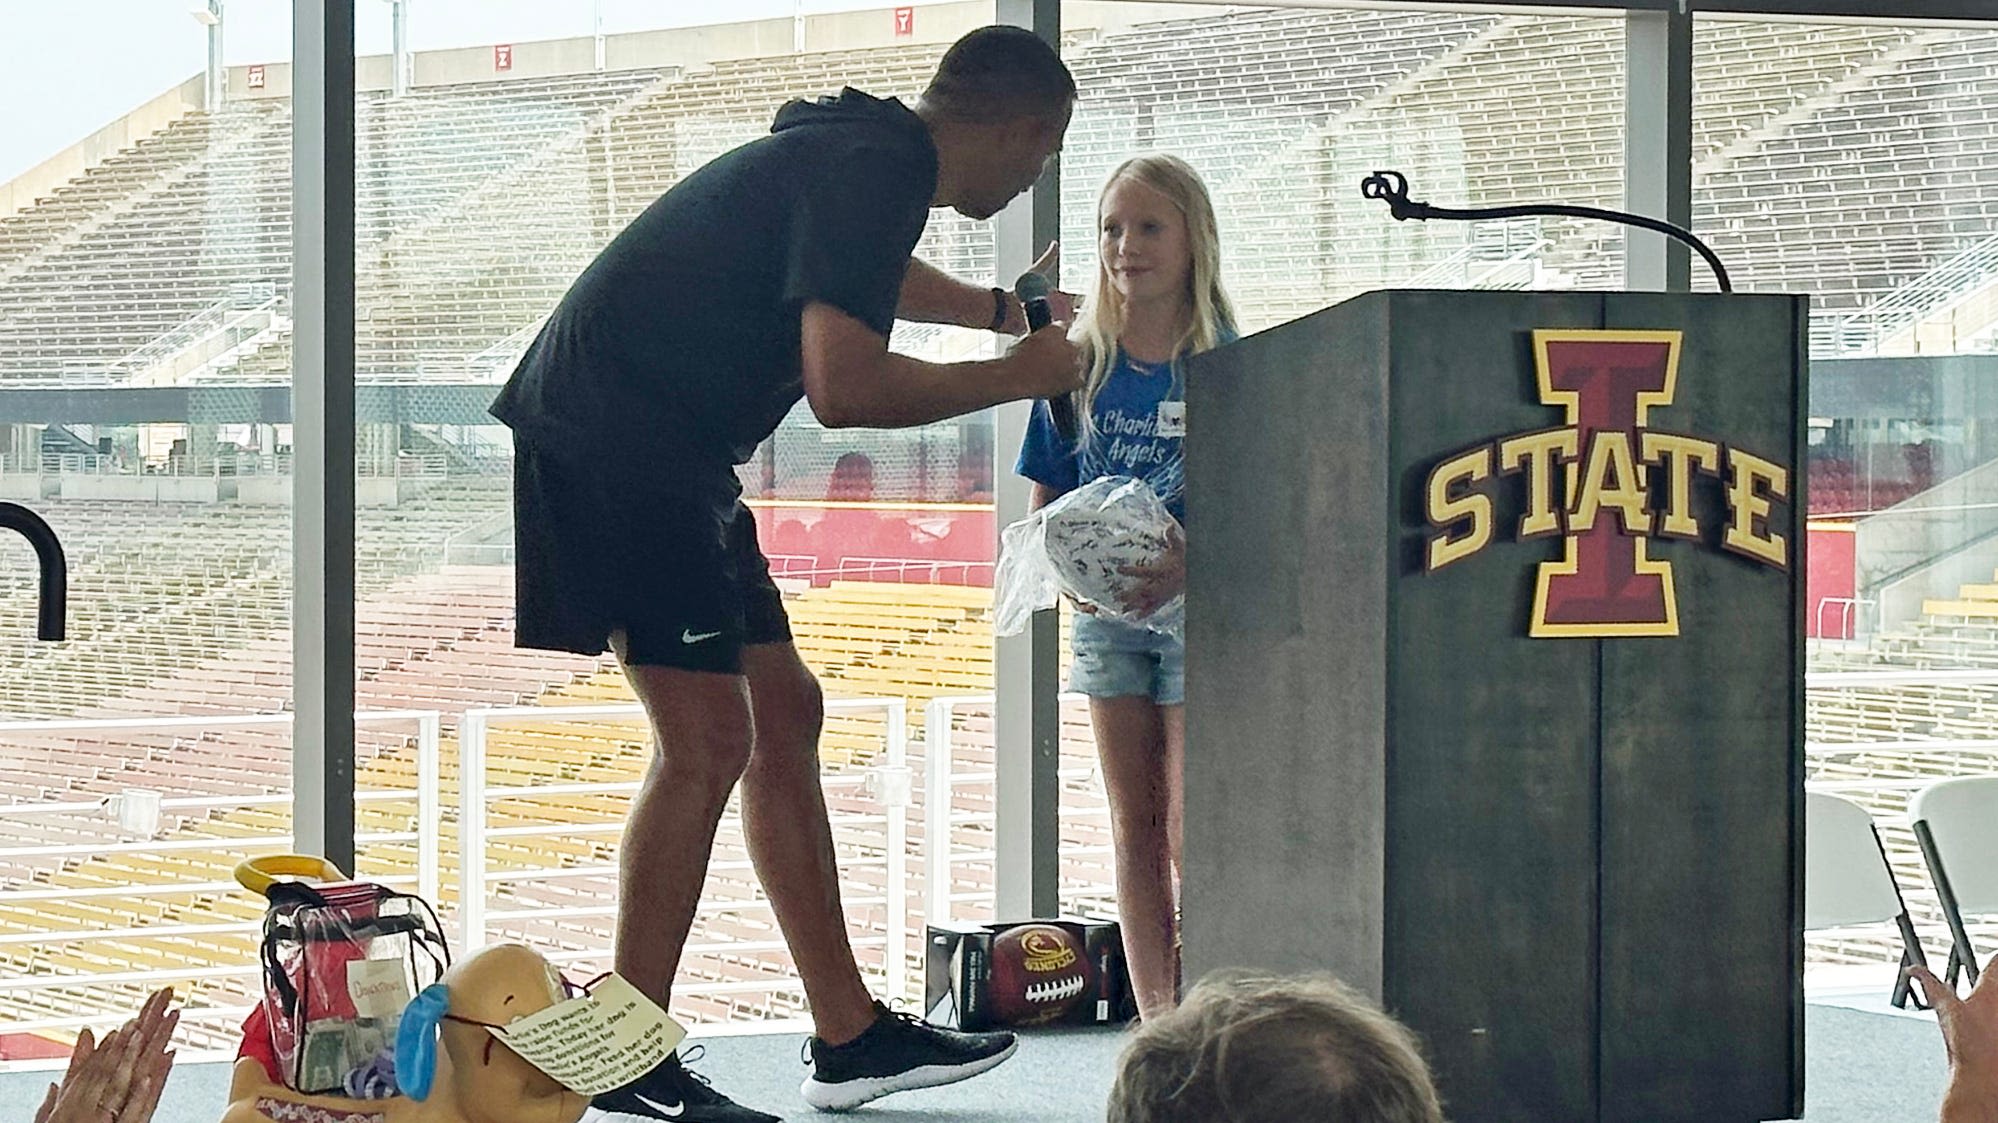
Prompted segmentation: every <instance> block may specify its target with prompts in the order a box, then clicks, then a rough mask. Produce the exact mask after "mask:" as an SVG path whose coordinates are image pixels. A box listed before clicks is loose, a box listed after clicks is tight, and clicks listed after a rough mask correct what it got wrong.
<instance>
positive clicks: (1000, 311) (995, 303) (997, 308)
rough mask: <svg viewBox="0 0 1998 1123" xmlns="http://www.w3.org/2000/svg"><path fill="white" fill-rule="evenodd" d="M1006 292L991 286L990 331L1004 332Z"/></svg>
mask: <svg viewBox="0 0 1998 1123" xmlns="http://www.w3.org/2000/svg"><path fill="white" fill-rule="evenodd" d="M1006 311H1007V309H1006V290H1005V289H1002V288H1000V287H999V286H997V285H994V286H992V330H993V331H995V332H997V331H1005V330H1006Z"/></svg>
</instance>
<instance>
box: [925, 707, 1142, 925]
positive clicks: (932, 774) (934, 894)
mask: <svg viewBox="0 0 1998 1123" xmlns="http://www.w3.org/2000/svg"><path fill="white" fill-rule="evenodd" d="M1059 700H1060V702H1061V703H1062V704H1064V705H1068V704H1073V703H1079V702H1086V701H1088V698H1087V697H1086V696H1085V695H1081V694H1071V693H1064V694H1061V695H1060V696H1059ZM993 704H994V696H993V695H991V694H956V695H947V696H944V697H939V698H932V699H931V700H930V702H929V705H928V706H926V707H924V711H923V841H924V844H925V845H927V846H928V847H929V852H928V853H927V854H926V855H924V857H925V860H926V862H927V867H926V869H925V872H924V877H923V915H924V919H925V920H926V921H927V922H928V923H931V924H936V923H940V922H943V921H947V920H949V919H951V917H952V916H954V915H955V909H956V905H957V903H958V902H959V901H966V900H972V899H975V898H976V897H978V896H981V895H982V894H974V893H958V892H956V891H955V889H954V888H953V886H954V885H955V875H954V874H953V872H952V869H951V867H952V866H954V865H955V864H956V863H958V862H985V863H990V862H991V861H993V859H994V857H995V855H994V853H993V851H991V850H989V849H973V850H961V849H959V848H958V847H957V846H956V844H955V843H954V842H953V841H952V835H953V832H955V831H956V829H957V828H958V827H959V826H962V825H965V824H968V823H977V822H981V821H983V820H985V819H988V818H990V816H987V815H982V814H979V813H977V812H968V811H967V812H960V811H958V810H957V809H956V807H955V806H954V802H955V793H956V792H957V791H958V790H959V788H960V786H964V785H974V784H977V785H990V784H993V783H995V782H996V781H997V780H998V772H997V769H996V764H995V766H991V767H983V768H978V769H975V770H971V771H959V770H958V768H957V729H956V721H957V716H958V714H959V712H960V711H965V710H984V711H990V710H991V709H992V707H993ZM1057 774H1058V775H1059V777H1060V779H1061V780H1062V782H1064V783H1069V782H1074V781H1078V780H1085V779H1087V778H1088V775H1089V769H1086V768H1084V769H1078V768H1059V769H1057ZM1063 853H1064V854H1065V855H1066V856H1068V857H1072V858H1074V857H1105V856H1107V855H1108V853H1109V849H1108V848H1107V847H1094V848H1090V847H1082V848H1073V847H1072V848H1069V849H1067V850H1064V851H1063Z"/></svg>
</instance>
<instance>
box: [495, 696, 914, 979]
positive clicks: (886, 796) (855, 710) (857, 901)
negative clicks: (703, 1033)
mask: <svg viewBox="0 0 1998 1123" xmlns="http://www.w3.org/2000/svg"><path fill="white" fill-rule="evenodd" d="M825 711H826V715H827V716H828V717H833V716H838V715H850V714H866V713H877V712H878V713H880V714H881V715H882V716H883V718H884V726H883V734H882V740H883V745H882V757H881V761H882V763H881V765H880V766H879V767H878V768H875V769H872V770H870V771H868V772H854V773H849V774H844V775H833V776H827V777H825V778H824V781H823V783H824V787H825V789H826V791H827V792H828V793H833V792H840V791H860V792H866V793H869V794H871V795H873V797H874V798H875V799H876V800H877V802H879V803H880V805H881V810H882V814H881V815H880V816H879V817H878V818H877V817H876V816H865V817H864V818H865V819H866V820H867V821H869V822H877V821H878V822H879V823H880V825H881V827H882V830H883V834H884V845H883V850H884V853H883V854H882V856H881V857H880V858H878V859H875V858H852V857H848V858H845V859H843V860H842V861H841V863H840V864H841V867H842V868H843V869H854V868H860V867H871V866H875V865H879V866H880V867H882V870H883V878H884V881H885V883H886V893H885V900H882V901H880V902H878V903H879V904H880V905H881V906H882V908H883V910H884V920H883V924H882V927H883V932H882V934H881V935H880V936H866V937H856V938H854V940H853V943H854V945H855V946H857V947H865V946H870V945H879V946H881V947H882V949H883V952H882V959H883V971H884V973H885V978H884V980H883V986H884V988H885V989H886V990H887V992H888V993H889V994H890V995H892V996H907V988H908V978H907V963H908V958H909V954H910V942H909V937H910V931H909V917H908V900H909V874H908V849H909V837H908V819H907V811H908V805H909V780H908V775H909V773H908V753H909V731H908V714H907V704H906V703H905V702H904V701H903V700H902V699H900V698H829V699H827V700H826V703H825ZM644 717H645V710H644V708H643V707H642V706H640V705H638V704H637V703H635V702H624V703H608V704H603V705H583V706H507V707H496V708H490V709H478V710H469V711H467V712H466V713H465V715H464V718H463V721H462V723H461V724H460V725H459V727H458V742H459V809H458V827H459V845H460V846H461V847H462V850H463V855H464V861H463V864H462V867H461V871H462V872H461V889H460V893H459V898H458V929H459V935H458V940H459V943H460V946H461V948H463V949H464V950H467V951H469V950H471V949H473V948H476V947H480V946H482V945H483V944H484V943H485V942H486V938H487V935H488V934H489V932H490V930H491V928H492V926H493V925H494V924H496V923H497V922H500V921H506V920H523V919H531V918H540V919H552V918H558V917H559V918H566V919H585V918H608V917H611V916H614V915H615V913H616V906H615V905H613V904H603V905H583V906H576V907H567V908H548V907H532V908H507V909H496V908H492V907H491V904H492V901H491V899H490V898H491V888H492V886H493V885H494V884H495V883H504V882H507V881H529V880H543V881H545V880H550V879H563V878H579V877H603V876H607V875H610V874H614V873H615V872H616V871H615V867H611V866H547V867H535V868H529V869H509V870H504V871H495V870H491V869H488V868H487V865H486V846H487V843H488V842H489V841H491V840H493V839H499V838H527V837H544V838H545V837H549V836H552V835H558V834H559V835H563V836H566V837H578V836H590V835H610V836H613V837H615V836H616V835H617V834H619V833H621V832H622V831H623V829H624V824H623V822H622V821H613V820H606V821H605V822H603V823H600V824H576V823H560V824H556V823H547V824H542V823H530V824H522V825H515V826H505V827H496V826H493V825H492V824H491V823H490V821H489V814H490V810H491V806H492V804H493V802H494V801H496V800H502V799H508V798H538V797H546V796H559V795H574V796H581V795H610V794H617V795H624V794H629V793H631V792H634V791H636V790H637V789H638V784H637V783H636V782H630V781H626V782H614V783H560V784H525V785H507V786H494V785H490V784H488V783H487V782H486V764H487V751H486V750H487V745H488V740H489V737H490V734H491V732H492V730H493V728H494V727H495V726H505V725H509V724H516V725H517V724H521V723H526V722H533V723H536V724H548V723H556V722H567V721H604V720H607V719H608V720H623V721H630V720H643V719H644ZM844 818H845V819H846V820H847V821H853V820H854V819H855V818H856V817H853V816H847V817H844ZM719 865H721V864H719V863H711V865H710V868H711V869H712V868H717V867H718V866H719ZM745 865H746V863H745ZM873 903H877V902H874V901H871V900H868V899H865V898H856V897H848V898H847V899H846V904H847V905H848V906H849V907H852V906H855V905H868V904H873ZM703 904H704V906H705V904H706V903H705V902H704V903H703ZM730 907H731V908H740V907H741V903H740V902H731V903H730ZM763 907H767V902H766V903H765V904H764V905H763ZM686 950H687V952H689V953H698V952H700V951H702V950H714V951H722V950H734V951H738V952H744V951H753V950H770V951H775V950H781V944H773V945H772V946H771V947H769V948H767V949H752V948H746V947H745V946H744V945H742V944H739V943H732V944H728V945H717V946H716V947H714V948H712V949H706V948H702V947H699V946H696V945H693V944H689V945H688V947H687V949H686ZM599 955H601V951H600V950H597V949H586V950H582V951H566V952H565V951H557V952H552V953H551V954H550V958H551V959H553V960H555V961H557V962H562V961H565V960H574V959H583V958H593V957H596V956H599ZM771 985H772V984H770V983H767V982H756V983H754V984H753V987H754V989H759V990H763V989H769V988H770V986H771ZM744 987H745V984H737V983H717V982H684V983H679V984H676V985H675V988H674V989H675V990H676V991H677V992H679V993H685V994H720V993H728V992H730V991H732V990H741V989H744Z"/></svg>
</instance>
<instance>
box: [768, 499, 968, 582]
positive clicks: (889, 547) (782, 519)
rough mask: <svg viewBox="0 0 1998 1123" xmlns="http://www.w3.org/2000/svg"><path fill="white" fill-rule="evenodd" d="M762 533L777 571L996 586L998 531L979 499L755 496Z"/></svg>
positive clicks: (824, 577) (825, 578)
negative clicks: (778, 498)
mask: <svg viewBox="0 0 1998 1123" xmlns="http://www.w3.org/2000/svg"><path fill="white" fill-rule="evenodd" d="M749 505H750V506H751V507H752V508H754V509H755V511H756V536H757V541H759V542H760V543H761V544H762V546H763V552H764V553H765V554H766V555H768V556H769V558H770V571H771V572H772V573H774V574H776V575H777V576H779V577H793V578H803V577H808V576H809V577H810V578H811V581H812V583H813V584H815V585H825V584H828V583H830V582H831V581H833V580H834V579H835V578H838V579H840V580H859V581H913V582H916V583H919V584H942V585H983V586H987V587H989V586H991V584H992V559H993V557H994V556H995V553H996V550H997V545H998V529H997V524H996V522H995V515H994V514H993V510H992V508H991V507H990V506H987V505H984V504H974V503H834V502H826V501H819V502H797V503H786V502H781V501H759V500H751V501H750V504H749Z"/></svg>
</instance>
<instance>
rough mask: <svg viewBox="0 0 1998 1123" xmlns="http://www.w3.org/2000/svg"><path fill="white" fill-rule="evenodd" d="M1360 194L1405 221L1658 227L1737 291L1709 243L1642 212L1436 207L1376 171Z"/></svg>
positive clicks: (1398, 177)
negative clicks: (1540, 218) (1588, 221)
mask: <svg viewBox="0 0 1998 1123" xmlns="http://www.w3.org/2000/svg"><path fill="white" fill-rule="evenodd" d="M1360 194H1361V195H1364V196H1365V197H1367V198H1369V199H1380V200H1383V201H1384V202H1386V203H1387V205H1388V211H1389V213H1391V214H1392V215H1394V218H1395V221H1397V222H1403V221H1406V220H1408V219H1411V218H1413V219H1430V218H1438V219H1448V220H1451V221H1458V222H1477V221H1480V220H1483V219H1491V218H1526V217H1530V216H1536V215H1545V216H1552V217H1563V218H1592V219H1597V220H1599V221H1602V222H1620V223H1622V224H1624V225H1625V226H1639V227H1643V228H1644V229H1646V230H1655V231H1657V232H1658V233H1660V234H1664V235H1666V236H1667V237H1671V238H1677V239H1678V240H1680V241H1681V242H1684V243H1686V244H1687V245H1689V246H1691V247H1693V248H1694V249H1695V250H1698V251H1699V254H1700V256H1701V257H1703V258H1706V260H1707V265H1708V266H1710V267H1712V269H1713V271H1714V280H1715V282H1717V283H1718V284H1719V285H1720V291H1722V292H1733V291H1734V283H1733V282H1731V281H1729V280H1728V277H1727V267H1726V266H1724V265H1722V264H1721V260H1720V258H1719V257H1716V256H1715V255H1714V251H1713V250H1711V249H1708V248H1707V244H1706V243H1705V242H1702V241H1700V239H1699V236H1698V235H1696V234H1694V233H1693V232H1692V231H1690V230H1687V229H1686V228H1684V227H1682V226H1674V225H1673V224H1671V223H1669V222H1665V221H1663V220H1662V219H1656V218H1647V217H1645V216H1644V215H1641V214H1627V213H1625V212H1623V211H1612V210H1604V209H1603V208H1601V207H1579V206H1573V205H1570V204H1567V203H1532V204H1528V205H1525V206H1513V207H1477V208H1469V209H1465V208H1455V207H1434V206H1431V205H1429V204H1428V203H1422V202H1417V201H1416V200H1414V199H1410V198H1409V197H1408V177H1407V176H1404V175H1402V174H1401V173H1400V172H1375V173H1374V174H1372V175H1370V176H1368V177H1367V178H1365V179H1363V180H1361V181H1360Z"/></svg>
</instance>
